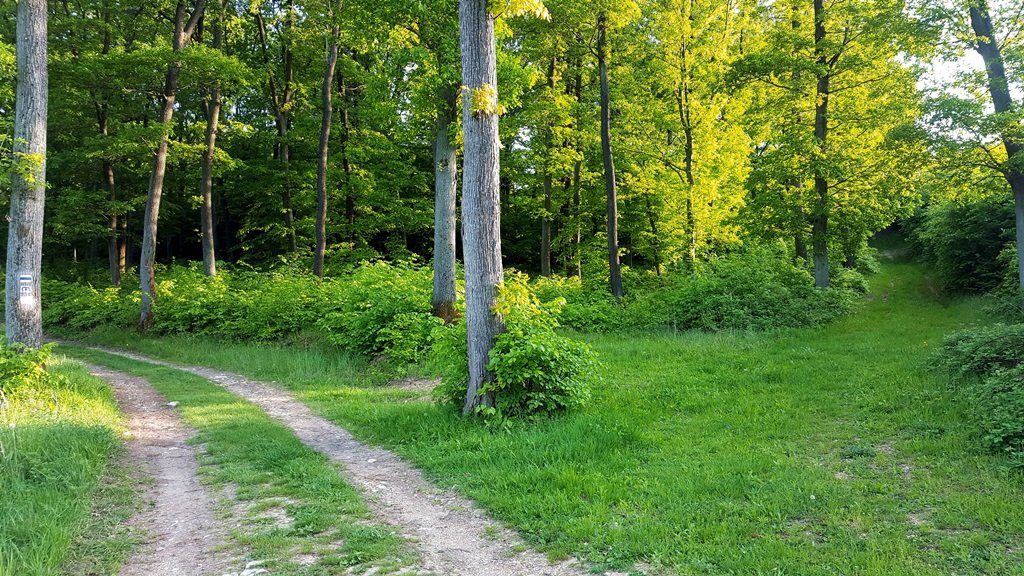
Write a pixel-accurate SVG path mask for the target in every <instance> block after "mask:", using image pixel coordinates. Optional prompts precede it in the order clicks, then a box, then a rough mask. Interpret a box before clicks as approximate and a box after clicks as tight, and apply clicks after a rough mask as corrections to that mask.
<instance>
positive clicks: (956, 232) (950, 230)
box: [911, 194, 1014, 293]
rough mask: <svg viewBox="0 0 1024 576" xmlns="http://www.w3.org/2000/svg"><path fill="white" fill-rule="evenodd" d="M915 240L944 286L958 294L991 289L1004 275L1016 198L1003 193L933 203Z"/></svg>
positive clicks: (919, 227)
mask: <svg viewBox="0 0 1024 576" xmlns="http://www.w3.org/2000/svg"><path fill="white" fill-rule="evenodd" d="M918 220H919V222H920V223H919V224H918V225H917V226H916V227H914V228H913V230H912V234H911V239H912V240H913V241H914V243H915V245H916V247H917V249H918V251H919V252H920V254H921V255H922V256H923V257H924V258H925V259H926V260H927V261H929V262H930V263H931V264H932V265H933V266H934V267H935V270H936V272H937V273H938V276H939V278H940V280H941V282H942V284H943V287H944V288H945V289H947V290H949V291H951V292H957V293H982V292H988V291H989V290H992V289H993V288H995V287H996V286H998V285H999V284H1000V282H1002V280H1003V278H1004V277H1005V274H1006V272H1005V270H1006V263H1005V261H1002V260H1000V253H1001V252H1002V251H1003V250H1005V249H1006V247H1007V246H1008V245H1009V244H1010V240H1011V237H1012V234H1013V229H1014V216H1013V198H1012V197H1011V196H1009V195H1004V194H999V195H996V196H990V197H988V198H982V199H977V200H973V201H966V202H965V201H953V202H946V203H943V204H936V205H932V206H929V207H928V208H927V209H926V210H925V212H924V214H923V216H922V217H921V218H919V219H918Z"/></svg>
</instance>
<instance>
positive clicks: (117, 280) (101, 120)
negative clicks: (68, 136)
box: [96, 103, 124, 287]
mask: <svg viewBox="0 0 1024 576" xmlns="http://www.w3.org/2000/svg"><path fill="white" fill-rule="evenodd" d="M96 122H97V125H98V126H99V131H100V136H102V137H104V138H106V137H107V136H108V131H107V105H106V104H98V103H97V104H96ZM101 176H102V178H103V185H104V186H106V187H107V193H108V194H109V195H110V203H111V204H116V203H117V186H116V180H115V178H114V164H113V163H112V162H110V160H106V159H104V160H103V162H102V165H101ZM118 226H119V224H118V214H117V208H116V207H112V208H111V210H110V227H109V233H108V235H107V259H108V263H109V266H110V285H111V286H114V287H117V286H120V285H121V276H122V275H123V273H124V268H122V267H121V262H120V244H121V240H120V239H119V238H118V230H119V228H118Z"/></svg>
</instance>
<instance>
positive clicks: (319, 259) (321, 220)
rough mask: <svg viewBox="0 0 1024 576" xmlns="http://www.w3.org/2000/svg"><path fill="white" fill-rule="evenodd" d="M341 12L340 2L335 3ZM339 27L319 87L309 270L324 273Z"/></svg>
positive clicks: (335, 30) (329, 49)
mask: <svg viewBox="0 0 1024 576" xmlns="http://www.w3.org/2000/svg"><path fill="white" fill-rule="evenodd" d="M338 11H339V12H340V11H341V2H340V0H339V2H338ZM340 35H341V29H340V28H339V27H338V25H337V24H335V25H334V28H333V29H332V30H331V45H330V47H328V49H327V59H326V65H325V66H324V80H323V84H322V85H321V89H320V100H321V106H322V107H323V113H322V116H321V121H320V148H319V155H318V157H317V165H316V192H317V203H316V253H315V254H314V257H313V273H314V274H316V275H317V276H323V275H324V255H325V254H326V252H327V151H328V147H329V144H330V141H331V118H332V116H333V113H334V110H333V108H332V105H331V92H332V90H333V87H334V68H335V66H336V65H337V63H338V37H339V36H340Z"/></svg>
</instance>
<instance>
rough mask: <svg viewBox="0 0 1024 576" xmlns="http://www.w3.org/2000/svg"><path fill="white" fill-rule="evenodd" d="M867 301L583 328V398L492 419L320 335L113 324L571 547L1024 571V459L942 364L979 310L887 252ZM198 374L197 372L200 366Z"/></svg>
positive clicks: (798, 568)
mask: <svg viewBox="0 0 1024 576" xmlns="http://www.w3.org/2000/svg"><path fill="white" fill-rule="evenodd" d="M871 282H872V285H873V286H874V290H873V293H872V294H871V296H870V297H869V299H868V301H867V302H865V305H864V306H863V308H862V309H861V310H860V311H859V312H857V313H856V314H854V315H853V316H851V317H849V318H847V319H844V320H842V321H840V322H837V323H835V324H833V325H830V326H828V327H825V328H820V329H808V330H793V331H785V332H779V333H768V334H745V333H743V334H717V335H707V334H678V335H675V334H667V333H666V334H635V335H622V334H614V335H592V336H586V338H587V339H588V340H589V341H590V342H591V343H592V344H593V345H594V346H595V348H597V350H598V351H599V352H600V355H601V359H602V361H603V363H604V370H602V374H601V380H600V381H599V382H597V383H596V385H595V394H594V399H593V401H592V403H591V404H590V405H589V406H588V407H587V408H586V409H584V410H582V411H579V412H577V413H575V414H572V415H569V416H566V417H562V418H557V419H551V420H547V421H542V422H540V423H537V424H534V425H529V426H527V425H518V426H514V427H512V428H510V429H503V430H499V431H491V430H486V429H483V428H482V427H480V426H479V425H478V424H477V423H474V422H467V421H465V420H463V419H461V418H459V417H458V416H457V415H455V414H453V413H451V412H449V411H447V410H445V409H443V408H439V407H437V406H435V405H433V404H431V403H429V402H427V401H424V400H423V399H421V398H418V397H417V394H416V393H415V392H407V391H401V390H395V389H389V388H387V387H385V386H379V385H373V384H372V383H371V382H372V379H370V378H368V377H367V376H366V366H365V365H364V364H362V363H360V362H358V361H354V360H351V359H348V358H345V357H343V356H339V355H338V354H337V353H333V352H330V351H328V350H323V349H299V348H297V347H283V346H270V345H252V344H231V343H218V344H213V343H211V342H209V341H204V340H201V339H183V338H173V339H160V338H139V337H138V336H136V335H117V334H110V333H106V334H96V335H94V337H93V340H94V341H96V342H99V343H105V344H114V345H120V346H124V347H127V348H132V349H135V350H138V351H142V352H145V353H149V354H153V355H156V356H160V357H163V358H167V359H172V360H177V361H181V362H186V363H195V364H204V365H208V366H214V367H218V368H222V369H227V370H233V371H237V372H240V373H244V374H248V375H250V376H253V377H257V378H261V379H264V380H269V381H276V382H279V383H280V384H281V385H283V386H285V387H287V388H289V389H291V390H294V391H295V392H296V393H297V394H298V395H299V397H300V398H301V399H303V400H304V401H305V402H307V403H309V404H310V405H311V406H313V407H314V409H316V410H317V411H319V412H320V413H322V414H323V415H325V416H326V417H328V418H330V419H332V420H334V421H337V422H339V423H341V424H343V425H345V426H347V427H349V428H350V429H352V431H353V432H354V433H355V434H356V435H357V436H359V437H360V438H362V439H364V440H368V441H370V442H373V443H377V444H381V445H384V446H387V447H390V448H393V449H395V450H396V451H398V452H399V453H400V454H402V455H403V456H404V457H406V458H408V459H410V460H411V461H413V462H415V463H416V464H417V465H418V466H420V467H421V468H423V469H424V470H425V471H426V472H427V473H428V474H429V475H430V476H431V477H432V478H434V479H435V480H436V481H437V482H438V483H439V484H441V485H445V486H454V487H457V488H458V489H459V490H460V491H462V492H464V493H465V494H467V495H469V496H471V497H472V498H474V499H476V500H477V501H478V502H480V503H481V504H482V505H483V506H484V507H486V508H487V509H488V510H490V511H491V512H492V513H493V514H494V515H495V516H497V517H499V518H501V519H502V520H504V521H505V522H507V523H508V524H509V525H511V526H513V527H515V528H516V529H518V530H519V531H520V532H521V533H522V534H523V535H524V536H525V537H526V538H527V539H528V540H530V541H531V542H532V543H534V544H535V545H538V546H539V547H541V548H542V549H545V550H547V551H548V552H549V553H550V554H551V555H552V556H555V557H559V556H563V555H569V554H574V555H577V556H579V557H581V558H583V559H585V560H586V561H588V562H589V563H591V564H592V565H593V566H595V567H619V568H624V567H630V566H638V567H641V568H642V569H643V570H644V571H646V572H647V573H651V574H661V573H664V574H694V575H697V574H702V575H703V574H714V575H719V574H721V575H725V574H766V575H767V574H800V575H815V574H820V575H834V574H847V575H878V576H892V575H908V576H909V575H913V576H922V575H940V574H942V575H948V574H979V575H980V574H986V575H1002V574H1024V477H1022V476H1021V475H1020V474H1019V473H1014V472H1011V471H1010V470H1009V469H1008V468H1007V467H1006V466H1005V463H1004V462H1002V461H1000V460H999V459H998V458H997V457H994V456H990V455H988V454H985V453H984V452H983V451H982V449H981V448H980V447H979V443H978V441H977V438H976V431H975V429H974V427H973V425H972V415H971V406H969V405H967V403H966V402H961V401H960V400H959V399H958V397H957V395H956V393H955V391H954V390H952V389H951V388H950V387H948V386H947V385H946V383H945V382H944V380H943V378H941V377H940V376H937V375H935V374H932V373H930V372H929V371H928V370H927V364H928V359H929V357H930V355H931V354H932V353H933V352H934V350H935V349H936V348H937V345H938V344H939V343H940V342H941V340H942V338H943V336H944V335H945V334H947V333H949V332H950V331H952V330H955V329H957V328H958V327H960V326H962V325H964V324H968V323H971V322H975V321H980V320H981V313H980V311H979V306H978V302H977V301H971V300H966V301H958V302H952V303H948V304H944V303H941V302H939V301H937V300H936V299H935V298H934V297H933V295H932V293H933V291H932V290H931V289H930V288H929V284H928V282H927V280H926V279H925V278H923V277H922V272H921V269H920V268H919V267H918V266H915V265H910V264H888V265H886V266H885V268H884V270H883V272H882V274H880V275H878V276H875V277H873V278H872V281H871ZM182 378H184V376H182Z"/></svg>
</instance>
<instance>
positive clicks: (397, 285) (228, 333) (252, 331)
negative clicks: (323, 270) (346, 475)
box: [43, 263, 440, 364]
mask: <svg viewBox="0 0 1024 576" xmlns="http://www.w3.org/2000/svg"><path fill="white" fill-rule="evenodd" d="M432 278H433V276H432V271H431V270H430V269H429V268H417V267H411V266H401V265H391V264H386V263H374V264H363V265H360V266H358V267H356V268H353V269H352V270H351V271H350V272H349V273H348V274H345V275H343V276H338V277H333V278H324V279H320V278H316V277H314V276H312V275H311V274H302V273H297V272H294V271H289V272H288V273H274V272H272V273H260V272H255V271H239V272H236V271H223V272H222V273H220V274H219V275H217V276H216V277H213V278H208V277H206V276H205V275H204V274H203V273H202V270H201V269H200V268H199V266H198V265H192V266H187V267H181V266H177V267H172V268H170V269H169V270H167V271H164V272H162V273H161V274H160V276H159V282H158V283H157V292H156V294H157V298H156V301H155V303H154V306H153V310H154V315H155V321H154V323H153V328H152V329H153V331H154V332H156V333H158V334H203V335H209V336H214V337H221V338H230V339H240V340H250V341H253V340H282V339H286V338H289V337H292V336H296V335H298V334H300V333H302V332H305V331H308V330H310V329H316V330H318V331H320V332H321V333H322V334H323V335H324V337H325V338H326V339H327V340H328V341H329V342H331V343H332V344H334V345H336V346H338V347H340V348H343V349H345V350H350V351H352V352H356V353H358V354H362V355H365V356H368V357H378V356H382V357H386V358H387V359H389V360H390V361H392V362H395V363H399V364H402V363H411V362H417V361H419V360H421V359H422V358H423V356H424V355H425V353H426V352H427V351H428V350H429V348H430V338H431V332H432V330H433V329H434V327H435V326H436V325H437V324H438V323H439V322H440V320H438V319H437V318H435V317H434V316H433V315H432V314H431V306H430V297H431V290H432ZM43 299H44V303H45V305H44V310H43V320H44V322H45V324H46V325H47V327H48V328H49V329H53V330H56V331H57V332H61V331H71V332H76V331H77V332H82V331H89V330H93V329H95V328H98V327H100V326H114V327H118V328H126V329H127V328H132V327H134V326H135V324H136V322H137V320H138V314H139V302H140V300H141V296H140V293H139V291H138V289H137V287H135V286H134V285H132V286H131V287H128V285H127V284H126V285H125V287H124V288H120V289H118V288H103V289H96V288H93V287H92V286H89V285H83V284H77V283H68V282H62V281H59V280H47V281H46V282H44V285H43Z"/></svg>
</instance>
